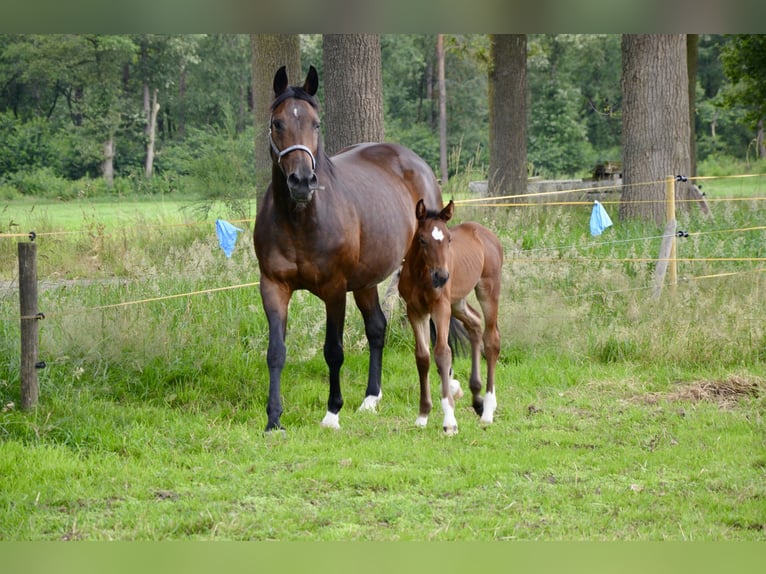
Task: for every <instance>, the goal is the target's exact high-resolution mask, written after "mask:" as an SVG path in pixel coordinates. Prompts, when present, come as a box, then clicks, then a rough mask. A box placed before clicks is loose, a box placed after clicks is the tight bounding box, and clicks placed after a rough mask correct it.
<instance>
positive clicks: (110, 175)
mask: <svg viewBox="0 0 766 574" xmlns="http://www.w3.org/2000/svg"><path fill="white" fill-rule="evenodd" d="M101 175H102V176H103V178H104V181H105V182H106V185H107V186H109V187H112V185H113V184H114V136H109V139H108V140H106V141H105V142H104V161H103V162H101Z"/></svg>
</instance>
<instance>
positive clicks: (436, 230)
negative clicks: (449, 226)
mask: <svg viewBox="0 0 766 574" xmlns="http://www.w3.org/2000/svg"><path fill="white" fill-rule="evenodd" d="M431 237H433V238H434V239H436V241H442V240H443V239H444V233H442V230H441V229H439V228H438V227H434V228H433V229H432V230H431Z"/></svg>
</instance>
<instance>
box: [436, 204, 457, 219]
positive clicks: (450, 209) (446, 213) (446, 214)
mask: <svg viewBox="0 0 766 574" xmlns="http://www.w3.org/2000/svg"><path fill="white" fill-rule="evenodd" d="M454 212H455V202H454V201H452V200H451V199H450V200H449V203H448V204H447V207H445V208H444V209H442V210H441V213H439V219H441V220H442V221H444V222H447V221H449V220H450V219H452V214H453V213H454Z"/></svg>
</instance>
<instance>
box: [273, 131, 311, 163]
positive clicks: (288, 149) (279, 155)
mask: <svg viewBox="0 0 766 574" xmlns="http://www.w3.org/2000/svg"><path fill="white" fill-rule="evenodd" d="M269 144H271V149H272V151H273V152H274V153H275V154H276V155H277V165H280V166H281V165H282V156H285V155H287V154H288V153H290V152H291V151H296V150H301V151H305V152H306V153H307V154H309V157H310V158H311V171H316V169H317V160H316V158H315V157H314V153H313V152H312V151H311V150H310V149H309V148H307V147H306V146H305V145H301V144H295V145H291V146H288V147H286V148H285V149H283V150H281V151H280V150H279V148H278V147H277V145H276V144H275V143H274V140H273V139H272V138H271V128H270V127H269Z"/></svg>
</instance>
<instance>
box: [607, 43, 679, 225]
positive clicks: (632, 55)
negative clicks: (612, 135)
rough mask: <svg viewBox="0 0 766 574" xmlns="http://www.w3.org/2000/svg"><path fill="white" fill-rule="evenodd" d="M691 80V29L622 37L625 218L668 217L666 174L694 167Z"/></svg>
mask: <svg viewBox="0 0 766 574" xmlns="http://www.w3.org/2000/svg"><path fill="white" fill-rule="evenodd" d="M688 86H689V78H688V72H687V68H686V35H685V34H672V35H670V34H668V35H662V34H650V35H634V34H626V35H624V36H623V37H622V102H623V112H622V126H623V128H622V134H623V184H624V188H623V193H622V201H621V203H620V219H623V220H624V219H631V218H637V219H646V220H654V221H655V223H657V224H658V225H662V224H663V223H664V221H665V204H664V199H665V186H664V184H663V180H664V179H665V178H666V177H667V176H673V175H678V174H681V175H688V174H689V169H690V151H689V95H688V89H689V88H688ZM681 189H682V188H681V187H680V186H679V187H677V191H676V194H677V196H680V191H681ZM681 197H685V195H683V196H681Z"/></svg>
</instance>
